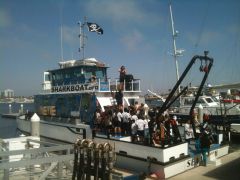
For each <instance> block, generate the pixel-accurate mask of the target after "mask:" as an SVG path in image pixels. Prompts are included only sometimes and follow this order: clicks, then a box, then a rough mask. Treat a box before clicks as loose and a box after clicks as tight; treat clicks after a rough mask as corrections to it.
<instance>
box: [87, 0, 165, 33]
mask: <svg viewBox="0 0 240 180" xmlns="http://www.w3.org/2000/svg"><path fill="white" fill-rule="evenodd" d="M151 3H152V1H149V4H151ZM85 9H86V11H87V12H88V14H89V15H91V16H92V17H98V18H101V19H106V20H108V21H111V22H112V24H113V25H114V26H116V27H118V28H119V27H121V26H127V25H129V24H134V25H136V24H137V25H142V26H145V27H146V25H148V26H156V25H159V23H162V19H161V18H162V17H161V16H156V13H154V12H152V11H150V10H148V9H147V8H146V7H145V6H142V4H141V3H139V1H129V0H127V1H124V0H121V1H108V0H105V1H104V0H101V1H98V0H96V1H94V0H93V1H89V3H87V4H86V6H85ZM150 20H151V23H149V22H150Z"/></svg>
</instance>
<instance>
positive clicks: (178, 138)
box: [170, 116, 182, 143]
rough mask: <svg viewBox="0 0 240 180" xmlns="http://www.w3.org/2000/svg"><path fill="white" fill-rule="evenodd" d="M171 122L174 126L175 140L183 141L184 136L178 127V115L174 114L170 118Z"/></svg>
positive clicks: (175, 141)
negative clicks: (182, 136)
mask: <svg viewBox="0 0 240 180" xmlns="http://www.w3.org/2000/svg"><path fill="white" fill-rule="evenodd" d="M170 124H171V126H172V132H173V142H174V143H178V142H182V138H181V135H180V132H179V129H178V122H177V116H173V118H172V119H171V120H170Z"/></svg>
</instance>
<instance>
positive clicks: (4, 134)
mask: <svg viewBox="0 0 240 180" xmlns="http://www.w3.org/2000/svg"><path fill="white" fill-rule="evenodd" d="M11 105H12V113H17V112H19V110H20V108H21V104H20V103H12V104H11ZM27 110H28V111H33V104H32V103H24V104H23V111H24V112H26V111H27ZM4 113H9V104H8V103H0V114H4ZM18 135H19V132H18V131H17V123H16V119H11V118H3V117H1V116H0V138H1V139H5V138H12V137H17V136H18Z"/></svg>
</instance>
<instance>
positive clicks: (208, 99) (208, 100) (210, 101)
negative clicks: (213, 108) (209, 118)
mask: <svg viewBox="0 0 240 180" xmlns="http://www.w3.org/2000/svg"><path fill="white" fill-rule="evenodd" d="M205 99H206V101H207V102H208V103H212V102H213V100H212V98H205Z"/></svg>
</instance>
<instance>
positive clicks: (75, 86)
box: [52, 84, 98, 92]
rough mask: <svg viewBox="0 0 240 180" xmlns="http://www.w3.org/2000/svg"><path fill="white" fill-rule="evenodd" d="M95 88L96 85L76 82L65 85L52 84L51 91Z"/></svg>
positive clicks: (89, 89)
mask: <svg viewBox="0 0 240 180" xmlns="http://www.w3.org/2000/svg"><path fill="white" fill-rule="evenodd" d="M97 89H98V86H89V85H88V84H76V85H65V86H53V87H52V92H70V91H92V90H97Z"/></svg>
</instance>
